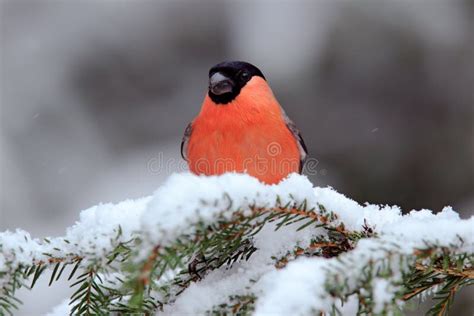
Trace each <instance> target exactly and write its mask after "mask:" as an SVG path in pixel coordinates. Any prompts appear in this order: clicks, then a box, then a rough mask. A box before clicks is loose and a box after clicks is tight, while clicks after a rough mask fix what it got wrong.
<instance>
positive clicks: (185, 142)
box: [181, 122, 193, 161]
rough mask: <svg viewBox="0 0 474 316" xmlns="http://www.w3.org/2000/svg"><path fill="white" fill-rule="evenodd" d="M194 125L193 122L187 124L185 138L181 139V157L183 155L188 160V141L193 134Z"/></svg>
mask: <svg viewBox="0 0 474 316" xmlns="http://www.w3.org/2000/svg"><path fill="white" fill-rule="evenodd" d="M192 125H193V122H191V123H189V124H188V126H186V129H185V130H184V135H183V140H182V141H181V157H183V159H184V160H186V161H188V157H187V153H188V143H189V137H190V136H191V132H192Z"/></svg>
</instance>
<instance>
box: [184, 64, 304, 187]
mask: <svg viewBox="0 0 474 316" xmlns="http://www.w3.org/2000/svg"><path fill="white" fill-rule="evenodd" d="M181 156H182V157H183V159H185V160H186V162H187V164H188V167H189V169H190V171H191V172H192V173H194V174H198V175H206V176H210V175H221V174H223V173H227V172H234V173H247V174H249V175H250V176H253V177H255V178H257V179H258V180H259V181H261V182H263V183H266V184H277V183H279V182H280V181H281V180H283V179H285V178H287V177H288V175H289V174H291V173H302V170H303V166H304V163H305V160H306V158H307V156H308V150H307V148H306V145H305V142H304V140H303V137H302V136H301V133H300V131H299V130H298V128H297V127H296V125H295V124H294V123H293V121H292V120H291V119H290V118H289V117H288V115H286V113H285V111H284V110H283V108H282V107H281V105H280V103H279V102H278V101H277V99H276V97H275V96H274V94H273V92H272V90H271V88H270V86H269V84H268V82H267V80H266V78H265V76H264V75H263V73H262V72H261V71H260V69H258V68H257V67H256V66H254V65H252V64H250V63H248V62H244V61H224V62H221V63H219V64H217V65H215V66H213V67H212V68H211V69H210V70H209V86H208V89H207V93H206V95H205V97H204V101H203V103H202V106H201V110H200V112H199V114H198V115H197V116H196V117H195V118H194V120H192V121H191V123H189V124H188V125H187V127H186V129H185V132H184V136H183V139H182V142H181Z"/></svg>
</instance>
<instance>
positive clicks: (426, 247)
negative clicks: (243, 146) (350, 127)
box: [0, 174, 474, 315]
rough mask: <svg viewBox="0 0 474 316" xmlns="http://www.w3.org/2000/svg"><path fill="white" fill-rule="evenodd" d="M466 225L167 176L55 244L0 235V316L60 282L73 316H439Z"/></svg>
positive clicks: (309, 191) (456, 276)
mask: <svg viewBox="0 0 474 316" xmlns="http://www.w3.org/2000/svg"><path fill="white" fill-rule="evenodd" d="M473 224H474V218H471V219H469V220H461V219H460V218H459V216H458V214H457V213H456V212H454V211H453V210H452V209H451V208H449V207H446V208H444V209H443V210H442V211H441V212H440V213H438V214H433V213H432V212H431V211H428V210H421V211H412V212H410V213H409V214H407V215H402V214H401V210H400V209H399V208H398V207H395V206H379V205H369V204H366V205H359V204H358V203H356V202H355V201H353V200H351V199H349V198H347V197H345V196H343V195H342V194H339V193H337V192H336V191H334V190H333V189H331V188H319V187H313V185H312V184H311V183H310V182H309V181H308V179H307V178H306V177H304V176H300V175H296V174H293V175H291V176H290V177H289V178H288V179H286V180H284V181H282V182H281V183H280V184H278V185H273V186H269V185H264V184H262V183H260V182H258V181H257V180H256V179H254V178H251V177H250V176H247V175H242V174H226V175H223V176H214V177H202V176H196V175H192V174H175V175H173V176H171V177H170V178H169V179H168V181H167V182H166V183H165V184H164V185H163V186H162V187H160V188H159V189H158V190H157V191H156V192H155V193H154V194H153V195H152V196H150V197H145V198H142V199H138V200H127V201H124V202H121V203H119V204H116V205H113V204H101V205H98V206H95V207H92V208H90V209H87V210H85V211H82V212H81V215H80V219H79V221H78V222H77V223H76V224H75V225H74V226H72V227H70V228H68V230H67V231H66V235H65V236H64V237H59V238H45V239H41V240H40V239H33V238H31V236H30V235H29V234H28V233H27V232H25V231H21V230H17V231H15V232H4V233H0V287H1V290H0V291H1V292H0V314H2V313H6V312H8V311H12V310H13V309H14V307H15V306H16V305H17V304H18V302H17V300H16V299H15V292H16V290H17V289H18V288H19V287H21V286H32V285H34V283H35V282H36V280H37V279H38V278H40V277H49V280H50V284H52V283H54V282H55V281H56V280H58V279H60V278H69V279H70V280H71V284H72V286H73V287H74V288H75V289H76V291H75V292H74V294H73V295H72V297H71V298H70V301H71V305H70V306H69V307H70V308H71V309H68V311H67V312H70V313H74V314H82V313H87V312H89V313H93V314H101V313H104V314H106V313H110V312H113V311H119V312H144V311H146V312H152V311H153V312H157V313H164V314H185V313H194V314H195V313H199V314H204V313H206V312H209V311H216V312H230V313H237V312H239V313H244V314H245V313H255V314H257V315H260V314H261V315H263V314H269V313H272V314H285V315H287V314H295V313H301V314H310V313H312V312H314V311H320V312H326V313H331V312H334V313H336V312H337V311H339V312H343V313H344V314H355V313H356V312H357V311H359V312H372V313H376V314H377V313H383V312H389V311H396V310H398V309H401V308H403V304H404V302H405V301H406V300H408V299H411V298H413V297H416V296H420V295H424V293H426V292H428V291H436V292H437V293H438V296H439V297H440V300H439V304H437V305H435V306H433V310H432V311H433V312H435V313H446V312H447V307H448V305H449V302H450V301H451V300H452V298H453V296H454V293H456V292H457V291H458V290H459V289H460V288H461V287H462V286H464V285H468V284H472V282H473V270H472V269H473V267H472V262H473V258H474V255H473V252H474V251H473V248H474V240H473V239H474V237H473V227H474V226H473ZM46 271H50V273H49V274H48V276H46V274H47V273H46ZM63 271H68V273H63ZM27 281H28V284H26V282H27ZM342 303H344V304H342ZM65 306H66V305H65ZM56 310H58V309H56ZM58 313H65V311H64V310H60V311H58Z"/></svg>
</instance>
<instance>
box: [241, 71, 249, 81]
mask: <svg viewBox="0 0 474 316" xmlns="http://www.w3.org/2000/svg"><path fill="white" fill-rule="evenodd" d="M249 78H250V74H249V73H248V72H247V71H242V73H241V74H240V79H242V80H243V81H247V80H249Z"/></svg>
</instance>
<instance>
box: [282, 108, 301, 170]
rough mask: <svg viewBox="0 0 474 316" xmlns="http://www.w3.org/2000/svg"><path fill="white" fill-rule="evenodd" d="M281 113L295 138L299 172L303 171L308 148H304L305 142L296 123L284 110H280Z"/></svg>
mask: <svg viewBox="0 0 474 316" xmlns="http://www.w3.org/2000/svg"><path fill="white" fill-rule="evenodd" d="M281 111H282V113H283V118H284V120H285V123H286V126H287V127H288V129H289V130H290V132H291V133H292V134H293V136H294V137H295V139H296V143H297V145H298V150H299V152H300V173H301V172H302V171H303V166H304V163H305V161H306V158H307V157H308V149H307V148H306V144H305V143H304V140H303V136H301V132H300V130H299V129H298V128H297V127H296V124H295V123H293V121H292V120H291V119H290V118H289V117H288V115H286V113H285V111H284V110H283V109H282V110H281Z"/></svg>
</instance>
